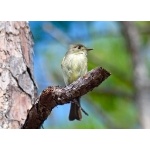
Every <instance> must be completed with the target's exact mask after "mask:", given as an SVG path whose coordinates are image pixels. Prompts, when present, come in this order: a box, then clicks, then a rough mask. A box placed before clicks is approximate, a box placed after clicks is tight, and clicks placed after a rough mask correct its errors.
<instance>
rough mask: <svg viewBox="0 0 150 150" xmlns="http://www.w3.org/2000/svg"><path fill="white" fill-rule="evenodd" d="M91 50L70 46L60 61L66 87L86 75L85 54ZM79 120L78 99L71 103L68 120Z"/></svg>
mask: <svg viewBox="0 0 150 150" xmlns="http://www.w3.org/2000/svg"><path fill="white" fill-rule="evenodd" d="M90 50H93V49H90V48H86V47H85V46H84V45H82V44H75V45H70V47H69V50H68V51H67V53H66V54H65V57H64V58H63V60H62V63H61V68H62V71H63V77H64V81H65V84H66V85H69V84H71V83H72V82H74V81H76V80H77V79H78V78H79V77H82V76H84V75H85V74H86V73H87V52H88V51H90ZM75 119H76V120H81V119H82V114H81V107H80V97H77V98H75V99H74V100H73V101H71V107H70V113H69V120H70V121H73V120H75Z"/></svg>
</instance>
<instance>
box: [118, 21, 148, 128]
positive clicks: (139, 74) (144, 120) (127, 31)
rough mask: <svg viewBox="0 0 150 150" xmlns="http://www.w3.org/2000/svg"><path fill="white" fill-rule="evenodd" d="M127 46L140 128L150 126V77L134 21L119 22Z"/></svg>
mask: <svg viewBox="0 0 150 150" xmlns="http://www.w3.org/2000/svg"><path fill="white" fill-rule="evenodd" d="M121 24H122V27H123V34H124V37H125V39H126V43H127V48H128V50H129V52H130V53H131V58H132V61H133V73H134V74H133V82H134V88H135V101H136V102H137V106H138V110H139V120H140V123H141V126H142V128H150V79H149V77H148V70H147V68H146V65H145V63H144V60H143V57H142V55H141V53H140V52H141V40H140V34H139V32H138V30H137V28H136V26H135V25H134V22H128V21H125V22H121Z"/></svg>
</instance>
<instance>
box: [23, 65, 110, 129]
mask: <svg viewBox="0 0 150 150" xmlns="http://www.w3.org/2000/svg"><path fill="white" fill-rule="evenodd" d="M109 76H110V73H109V72H107V71H106V70H105V69H103V68H100V67H99V68H97V69H93V70H91V71H90V72H88V73H87V74H86V75H85V76H83V77H80V78H79V79H78V80H77V81H75V82H73V83H72V84H70V85H68V86H66V87H64V88H61V87H58V86H53V87H52V86H51V87H48V88H47V89H45V90H44V91H43V92H42V94H41V95H40V97H39V99H38V102H37V103H36V104H35V105H33V107H32V108H31V110H30V111H29V114H28V116H27V119H26V121H25V124H24V125H23V126H22V129H38V128H40V127H41V125H42V124H43V122H44V121H45V120H46V119H47V117H48V115H49V114H50V113H51V111H52V109H53V108H54V107H56V106H57V105H63V104H66V103H69V102H71V100H72V99H74V98H76V97H80V96H82V95H84V94H86V93H87V92H89V91H91V90H93V88H95V87H96V86H98V85H99V84H101V83H102V82H103V81H104V80H105V79H107V78H108V77H109Z"/></svg>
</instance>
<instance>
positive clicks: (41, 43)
mask: <svg viewBox="0 0 150 150" xmlns="http://www.w3.org/2000/svg"><path fill="white" fill-rule="evenodd" d="M29 25H30V28H31V32H32V34H33V38H34V76H35V80H36V83H37V85H38V92H39V94H40V93H41V92H42V90H44V89H45V88H46V87H47V86H55V85H60V86H65V84H64V81H63V76H62V71H61V61H62V58H63V57H64V55H65V53H66V51H67V49H68V46H69V44H71V43H81V44H83V45H85V46H86V47H88V48H93V49H94V50H93V51H91V52H89V54H88V70H91V69H93V68H95V67H99V66H100V67H103V68H105V69H106V70H107V71H109V72H110V73H111V76H110V77H109V78H108V79H106V80H105V81H104V82H103V83H102V84H101V85H100V86H99V87H97V88H95V89H94V90H93V91H91V92H89V93H88V94H86V95H84V96H83V97H82V98H81V104H82V107H83V109H84V110H85V111H86V112H88V114H89V116H86V115H84V114H83V119H82V121H73V122H71V121H69V120H68V115H69V109H70V104H66V105H62V106H58V107H56V108H54V109H53V110H52V113H51V114H50V116H49V117H48V119H47V120H46V121H45V122H44V124H43V126H44V128H51V129H52V128H67V129H68V128H70V129H72V128H81V129H85V128H86V129H100V128H102V129H108V128H110V129H112V128H120V129H124V128H125V129H130V128H131V129H134V128H150V22H108V21H106V22H103V21H100V22H99V21H95V22H90V21H87V22H81V21H54V22H29Z"/></svg>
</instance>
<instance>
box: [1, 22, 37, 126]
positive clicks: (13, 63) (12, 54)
mask: <svg viewBox="0 0 150 150" xmlns="http://www.w3.org/2000/svg"><path fill="white" fill-rule="evenodd" d="M32 48H33V41H32V36H31V32H30V29H29V25H28V23H27V22H23V21H22V22H11V21H10V22H9V21H7V22H0V128H20V127H21V126H22V124H24V121H25V119H26V117H27V112H28V110H29V109H30V108H31V106H32V104H33V103H34V99H35V97H36V95H37V88H36V85H35V82H34V79H33V61H32V54H33V49H32Z"/></svg>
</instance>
